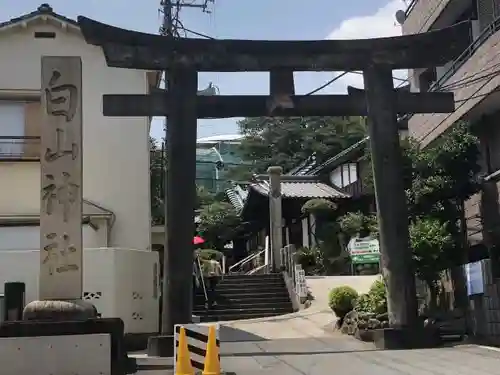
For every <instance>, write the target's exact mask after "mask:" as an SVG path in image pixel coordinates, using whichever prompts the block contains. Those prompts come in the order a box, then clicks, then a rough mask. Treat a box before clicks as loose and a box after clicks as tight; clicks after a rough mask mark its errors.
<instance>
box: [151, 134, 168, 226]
mask: <svg viewBox="0 0 500 375" xmlns="http://www.w3.org/2000/svg"><path fill="white" fill-rule="evenodd" d="M149 151H150V154H149V170H150V189H151V192H150V199H151V221H152V225H160V224H163V223H164V217H165V205H164V197H165V191H164V189H163V186H164V181H163V180H164V176H165V173H164V172H165V160H164V156H163V152H162V150H161V148H160V147H158V145H157V144H156V141H155V139H154V138H153V137H149Z"/></svg>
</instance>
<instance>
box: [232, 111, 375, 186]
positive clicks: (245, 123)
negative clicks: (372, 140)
mask: <svg viewBox="0 0 500 375" xmlns="http://www.w3.org/2000/svg"><path fill="white" fill-rule="evenodd" d="M238 125H239V127H240V131H241V133H242V134H243V136H244V137H243V139H242V141H241V145H240V152H241V155H242V158H243V160H244V161H245V162H246V163H247V164H250V165H251V167H250V168H249V167H241V168H235V169H234V171H232V173H231V177H232V178H233V179H246V178H248V177H249V169H250V170H251V172H254V173H265V172H266V170H267V168H268V167H269V166H271V165H279V166H281V167H282V168H283V170H284V172H285V173H286V172H288V171H289V170H290V169H292V168H294V167H296V166H297V165H298V164H299V163H301V162H303V161H304V160H306V159H307V158H309V157H311V155H314V156H315V158H316V161H317V162H318V163H321V162H323V161H325V160H327V159H328V158H329V157H332V156H334V155H336V154H338V153H339V152H341V151H342V150H344V149H345V148H347V147H349V146H350V145H352V144H354V143H356V142H357V141H359V140H361V139H362V138H363V137H364V136H365V133H366V131H365V130H366V129H365V120H364V118H362V117H266V118H246V119H243V120H241V121H240V122H239V123H238Z"/></svg>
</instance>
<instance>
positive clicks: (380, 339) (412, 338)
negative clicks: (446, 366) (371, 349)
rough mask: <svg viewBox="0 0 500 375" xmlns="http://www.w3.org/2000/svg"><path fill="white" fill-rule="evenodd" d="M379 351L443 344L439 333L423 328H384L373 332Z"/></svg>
mask: <svg viewBox="0 0 500 375" xmlns="http://www.w3.org/2000/svg"><path fill="white" fill-rule="evenodd" d="M373 342H374V344H375V346H376V347H377V349H390V350H394V349H422V348H433V347H437V346H439V345H440V344H441V339H440V337H439V332H438V331H437V330H434V329H424V328H423V327H422V328H413V329H410V328H384V329H376V330H373Z"/></svg>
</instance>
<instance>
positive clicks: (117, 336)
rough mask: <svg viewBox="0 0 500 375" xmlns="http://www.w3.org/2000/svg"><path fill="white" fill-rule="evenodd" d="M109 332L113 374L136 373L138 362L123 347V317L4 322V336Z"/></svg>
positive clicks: (0, 329) (0, 330) (1, 328)
mask: <svg viewBox="0 0 500 375" xmlns="http://www.w3.org/2000/svg"><path fill="white" fill-rule="evenodd" d="M100 333H101V334H102V333H104V334H109V335H110V338H111V353H110V357H111V373H112V375H118V374H120V375H121V374H133V373H135V372H136V369H135V361H131V360H129V359H128V357H127V353H126V352H125V350H124V347H123V333H124V324H123V321H122V320H121V319H119V318H104V319H100V318H98V319H87V320H70V321H54V320H23V321H14V322H3V323H2V324H1V325H0V337H43V336H63V335H88V334H100Z"/></svg>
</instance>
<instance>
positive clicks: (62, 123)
mask: <svg viewBox="0 0 500 375" xmlns="http://www.w3.org/2000/svg"><path fill="white" fill-rule="evenodd" d="M41 65H42V79H41V83H42V90H41V92H42V106H43V108H44V111H43V113H44V116H43V122H42V129H41V147H42V150H43V152H42V158H41V160H40V164H41V187H40V296H39V298H40V299H80V298H81V296H82V276H83V275H82V153H81V150H82V98H81V86H82V64H81V59H80V57H45V56H44V57H42V63H41Z"/></svg>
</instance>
